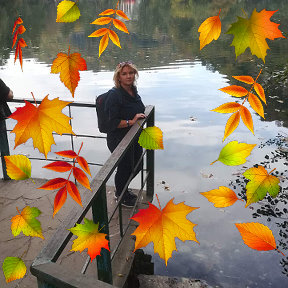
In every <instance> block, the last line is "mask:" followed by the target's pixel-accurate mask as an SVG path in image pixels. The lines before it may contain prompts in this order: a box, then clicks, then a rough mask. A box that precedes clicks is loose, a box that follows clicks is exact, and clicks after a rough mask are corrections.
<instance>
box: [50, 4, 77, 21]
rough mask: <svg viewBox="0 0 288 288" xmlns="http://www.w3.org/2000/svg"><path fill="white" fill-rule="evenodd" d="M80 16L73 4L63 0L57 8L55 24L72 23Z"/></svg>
mask: <svg viewBox="0 0 288 288" xmlns="http://www.w3.org/2000/svg"><path fill="white" fill-rule="evenodd" d="M80 16H81V14H80V10H79V8H78V6H77V5H76V3H75V2H73V1H68V0H63V1H61V2H60V3H59V4H58V6H57V19H56V22H74V21H76V20H77V19H79V17H80Z"/></svg>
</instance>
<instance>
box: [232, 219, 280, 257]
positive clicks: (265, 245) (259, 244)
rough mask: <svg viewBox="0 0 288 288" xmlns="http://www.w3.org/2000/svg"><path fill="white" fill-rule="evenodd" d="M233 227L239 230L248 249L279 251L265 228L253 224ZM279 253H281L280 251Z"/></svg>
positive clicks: (271, 235)
mask: <svg viewBox="0 0 288 288" xmlns="http://www.w3.org/2000/svg"><path fill="white" fill-rule="evenodd" d="M235 225H236V227H237V229H238V230H239V232H240V234H241V236H242V239H243V241H244V243H245V244H246V245H247V246H248V247H250V248H252V249H255V250H259V251H268V250H277V251H279V250H278V249H277V248H276V242H275V239H274V236H273V233H272V231H271V230H270V229H269V228H268V227H267V226H265V225H263V224H260V223H254V222H251V223H238V224H235ZM279 252H280V253H282V252H281V251H279ZM282 254H283V253H282ZM283 255H284V254H283ZM284 256H285V255H284Z"/></svg>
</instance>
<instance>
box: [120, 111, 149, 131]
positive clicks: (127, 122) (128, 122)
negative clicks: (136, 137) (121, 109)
mask: <svg viewBox="0 0 288 288" xmlns="http://www.w3.org/2000/svg"><path fill="white" fill-rule="evenodd" d="M145 117H146V116H145V114H143V113H138V114H136V115H135V116H134V118H133V119H132V120H129V119H127V120H121V121H120V123H119V125H118V126H117V128H126V127H130V126H132V125H134V124H135V123H136V121H137V120H138V119H143V118H145Z"/></svg>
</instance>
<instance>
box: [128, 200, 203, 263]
mask: <svg viewBox="0 0 288 288" xmlns="http://www.w3.org/2000/svg"><path fill="white" fill-rule="evenodd" d="M173 199H174V198H173ZM173 199H171V200H170V201H169V202H168V203H167V205H166V206H165V207H164V208H163V210H160V209H158V208H157V207H156V206H154V205H153V204H151V203H149V208H147V209H139V212H138V213H137V214H135V215H134V216H133V217H132V218H131V219H133V220H135V221H137V222H139V223H140V224H139V226H138V227H137V228H136V230H135V231H134V233H132V234H131V235H135V236H136V242H135V250H136V249H139V248H141V247H145V246H146V245H148V243H150V242H153V243H154V253H158V254H159V256H160V258H162V259H164V260H165V264H166V266H167V261H168V259H169V258H170V257H171V256H172V252H173V250H177V249H176V245H175V239H174V238H175V237H177V238H179V239H180V240H181V241H185V240H192V241H195V242H197V243H199V242H198V240H197V239H196V234H195V232H194V231H193V228H194V227H195V226H196V225H197V224H193V223H192V222H190V221H189V220H187V219H186V216H187V214H188V213H190V212H192V211H193V210H195V209H198V207H190V206H187V205H185V204H184V203H179V204H174V203H173ZM135 250H134V251H135Z"/></svg>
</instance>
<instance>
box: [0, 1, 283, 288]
mask: <svg viewBox="0 0 288 288" xmlns="http://www.w3.org/2000/svg"><path fill="white" fill-rule="evenodd" d="M58 2H59V1H48V0H47V1H44V0H42V1H32V0H31V1H7V2H6V1H5V2H4V1H0V7H1V11H4V13H1V14H2V16H1V19H0V29H1V34H0V40H1V46H0V51H1V54H0V55H1V56H0V65H1V66H0V77H1V79H3V80H4V81H5V82H6V84H7V85H8V86H9V87H10V88H11V89H12V90H13V92H14V95H15V98H19V99H31V98H32V96H31V91H32V92H33V93H34V95H35V97H36V98H37V99H43V98H44V96H45V95H47V94H49V99H52V98H56V97H59V98H60V99H61V100H68V101H75V102H77V101H78V102H88V103H94V100H95V96H96V95H99V94H101V93H103V92H105V91H107V89H109V88H111V87H112V86H113V81H112V77H113V71H114V68H115V66H116V65H117V64H118V63H119V62H122V61H125V60H132V61H133V62H134V63H135V64H136V65H137V67H138V68H139V75H140V77H139V79H138V82H137V83H138V84H137V86H138V90H139V94H140V95H141V97H142V99H143V102H144V103H145V104H151V105H155V108H156V126H158V127H159V128H161V130H162V131H163V135H164V150H163V151H156V164H155V165H156V171H155V173H156V174H155V177H156V187H155V191H156V193H157V195H158V196H159V199H160V202H161V206H162V207H164V205H165V204H166V203H167V202H168V201H169V200H170V199H171V198H174V202H175V203H179V202H183V201H185V204H187V205H189V206H192V207H200V208H199V209H197V210H196V211H194V212H192V213H191V214H189V215H188V217H187V218H188V219H189V220H191V221H192V222H193V223H196V224H197V226H196V227H195V228H194V230H195V232H196V236H197V239H198V241H199V242H200V245H199V244H197V243H196V242H191V241H186V242H184V243H183V242H181V241H180V240H178V239H176V245H177V250H178V251H177V252H176V251H174V252H173V257H172V258H171V259H169V261H168V265H167V267H166V266H165V262H164V261H163V260H162V259H160V258H159V256H158V254H157V255H155V254H153V244H149V245H148V246H147V247H146V248H144V251H145V253H147V254H151V255H153V256H152V262H153V263H154V272H155V274H161V275H170V276H180V277H191V278H201V279H205V280H206V281H207V282H208V283H209V284H210V285H214V286H215V287H216V286H217V287H225V288H226V287H239V288H240V287H241V288H242V287H247V288H248V287H273V288H278V287H279V288H282V287H283V288H284V287H288V277H287V269H288V258H287V257H284V256H282V255H281V254H280V253H277V252H276V251H256V250H252V249H250V248H248V247H247V246H246V245H245V244H244V243H243V241H242V238H241V236H240V234H239V232H238V230H237V229H236V227H235V225H234V223H243V222H259V223H262V224H265V225H267V226H268V227H269V228H270V229H271V230H272V231H273V234H274V236H275V239H276V244H277V247H278V248H279V249H280V250H281V251H282V252H283V253H284V254H286V255H287V254H288V247H287V235H288V230H287V227H288V222H287V219H288V218H287V217H288V214H287V202H285V201H286V199H287V189H288V188H287V186H288V185H287V182H288V181H287V180H288V179H287V166H285V163H287V162H288V161H287V153H286V154H285V153H284V154H283V153H282V154H281V155H282V156H281V157H280V159H279V160H278V158H279V157H278V158H277V157H276V156H277V155H276V154H274V156H275V155H276V156H275V157H276V158H277V159H276V160H278V161H277V162H276V161H274V162H273V157H274V156H273V154H272V153H277V152H275V151H279V145H282V146H281V147H280V148H281V149H282V150H281V151H285V149H286V147H287V137H288V129H287V127H288V100H287V71H288V57H287V49H288V44H287V39H279V40H275V41H269V40H268V41H267V42H268V45H269V47H270V50H268V51H267V56H266V62H265V64H264V63H263V61H262V60H261V59H258V58H256V57H255V56H252V55H251V54H250V51H249V52H248V51H246V52H245V53H244V54H243V55H241V56H239V57H238V59H237V60H235V54H234V47H232V46H230V44H231V42H232V39H233V37H232V36H231V35H227V34H224V32H226V31H227V30H228V28H229V26H230V24H231V23H233V22H235V21H237V16H241V17H244V12H243V10H245V12H246V13H247V15H251V13H252V11H253V10H254V8H256V9H257V11H258V12H259V11H260V10H262V9H264V8H265V9H266V10H272V11H274V10H277V9H279V11H278V12H276V13H275V14H274V15H273V16H272V21H274V22H276V23H281V25H280V26H279V27H280V30H281V31H282V32H283V35H284V36H286V37H287V24H288V17H287V15H288V5H287V1H284V0H283V1H268V0H267V1H257V3H256V1H236V0H225V1H192V0H187V1H176V0H175V1H172V0H165V1H159V0H158V1H156V0H154V1H153V0H150V1H144V0H142V1H141V0H136V1H120V6H119V7H120V9H122V10H123V11H124V12H125V13H126V14H127V15H128V17H129V18H131V21H126V22H125V23H126V24H127V28H128V30H129V32H130V34H129V35H127V34H125V33H122V32H119V33H118V34H119V37H120V41H121V46H122V49H119V48H118V47H116V46H115V45H113V44H112V43H111V41H110V43H109V45H108V48H107V49H106V51H105V52H104V53H103V54H102V55H101V57H100V58H98V45H99V39H96V38H88V37H87V36H88V35H90V34H91V33H92V32H93V31H95V30H96V29H98V28H99V27H97V26H95V25H91V24H90V23H91V22H92V21H94V20H95V19H96V18H97V15H98V14H99V13H100V12H102V11H103V10H105V9H108V8H113V7H114V6H115V4H116V1H106V0H105V1H104V0H103V1H88V0H86V1H79V3H78V6H79V8H80V11H81V17H80V18H79V20H77V21H76V22H74V23H56V22H55V19H56V7H57V4H58ZM220 8H222V10H221V14H220V17H221V21H222V34H221V36H220V38H219V40H218V41H216V42H215V41H213V42H212V43H211V44H210V45H209V46H207V47H205V48H203V49H202V50H201V51H200V50H199V40H198V38H199V33H198V32H197V30H198V27H199V25H200V24H201V23H202V22H203V21H204V20H205V19H206V18H208V17H210V16H214V15H217V14H218V11H219V9H220ZM2 9H3V10H2ZM242 9H243V10H242ZM19 13H20V15H21V17H22V19H23V21H24V25H25V27H26V29H27V31H26V32H25V33H24V34H23V35H22V37H23V38H24V40H25V41H26V43H27V45H28V47H25V48H23V58H24V60H23V62H24V63H23V72H22V71H21V69H20V65H19V62H18V60H17V62H16V64H14V52H15V51H14V49H13V50H12V49H11V46H12V45H11V43H12V37H11V32H12V27H13V22H14V20H15V19H16V16H17V15H18V14H19ZM14 15H15V17H14ZM12 16H13V17H12ZM69 45H70V47H71V53H74V52H79V53H81V54H82V57H83V58H84V59H85V60H86V62H87V68H88V70H87V71H83V72H80V76H81V80H80V82H79V85H78V87H77V88H76V93H75V99H73V98H72V97H71V94H70V92H69V91H68V89H67V88H66V87H65V86H64V85H63V84H62V83H61V82H60V80H59V75H58V74H51V73H50V70H51V64H52V61H53V60H54V59H55V58H56V56H57V53H59V52H65V53H67V51H68V47H69ZM261 68H262V69H263V72H262V74H261V76H260V77H259V80H258V82H259V83H260V84H262V85H263V86H264V87H265V92H266V99H267V107H265V120H263V119H260V117H259V116H258V115H256V114H255V113H252V114H253V116H252V117H253V122H254V133H255V135H253V134H252V133H251V132H250V131H249V130H248V129H247V128H246V127H245V126H244V124H243V123H242V122H241V123H240V124H239V126H238V128H237V129H236V130H235V132H233V133H232V134H231V135H230V136H229V137H228V138H227V139H226V140H225V142H224V143H223V142H222V138H223V135H224V128H225V125H226V122H227V119H228V117H229V115H227V114H220V113H215V112H211V111H210V110H212V109H214V108H216V107H218V106H219V105H221V104H223V103H225V102H232V101H235V100H236V99H234V98H233V97H230V96H229V95H228V94H225V93H223V92H221V91H219V90H218V89H220V88H223V87H225V86H228V85H233V84H235V85H237V84H238V85H239V83H240V82H238V83H237V81H236V80H234V79H233V78H232V75H251V76H252V77H254V78H255V77H256V76H257V75H258V73H259V71H260V69H261ZM285 73H286V74H285ZM18 106H21V105H18V104H13V103H11V105H10V107H11V110H13V111H14V110H15V107H18ZM66 112H67V111H66ZM72 116H73V121H72V126H73V131H74V132H75V133H81V134H90V135H100V133H99V132H98V129H97V123H96V114H95V111H94V109H88V108H87V109H80V108H77V109H76V108H73V109H72ZM15 123H16V122H14V121H13V120H7V126H8V128H9V129H11V128H13V127H14V125H15ZM277 135H282V138H281V139H282V142H281V143H280V142H279V140H277V139H279V138H277ZM233 140H237V141H239V142H242V143H243V142H244V143H249V144H257V146H256V147H255V149H254V150H253V152H252V154H251V156H250V157H248V161H247V162H246V163H245V164H244V166H245V167H246V168H245V167H243V165H242V166H236V167H229V166H225V165H224V164H222V163H220V162H216V163H215V164H214V165H213V166H210V163H211V162H212V161H214V160H216V159H217V158H218V155H219V153H220V151H221V149H222V148H223V147H224V146H225V145H226V144H227V143H228V142H230V141H233ZM268 140H271V141H270V142H268V143H266V142H267V141H268ZM13 141H14V134H10V135H9V142H10V150H11V151H10V153H11V154H26V155H29V156H30V157H41V156H42V155H40V154H39V152H38V150H34V149H33V148H32V141H31V140H29V141H28V142H27V143H26V144H25V145H21V146H18V147H17V148H16V149H15V150H13V147H14V143H13ZM82 141H84V147H83V149H82V151H83V152H82V153H83V156H84V157H86V159H88V160H89V161H90V162H98V163H104V162H105V160H106V159H107V158H108V157H109V155H110V153H109V151H108V149H107V147H106V145H105V140H104V139H102V140H101V139H98V140H94V139H88V140H86V139H85V140H83V138H80V137H78V138H77V139H76V140H75V143H76V144H75V145H76V150H77V149H78V148H77V147H79V145H80V143H81V142H82ZM55 142H56V143H57V146H55V145H53V146H52V152H53V151H59V150H64V149H70V138H69V137H64V136H63V137H60V136H55ZM261 143H266V144H265V145H264V146H259V145H260V144H261ZM279 143H280V144H279ZM277 149H278V150H277ZM52 152H51V153H49V154H48V157H53V153H52ZM283 155H284V156H283ZM285 155H286V158H283V157H285ZM265 157H266V158H265ZM267 157H268V159H267ZM274 160H275V159H274ZM264 161H266V162H267V163H265V164H266V166H267V170H268V171H271V170H272V169H274V168H276V169H277V172H278V174H279V175H280V179H281V180H282V182H281V186H282V190H281V192H280V196H281V197H280V196H279V202H278V203H274V205H270V204H269V202H267V201H265V200H264V201H262V202H261V203H260V204H252V205H251V208H245V204H244V203H243V202H241V201H238V202H236V203H235V204H234V205H233V206H231V207H228V208H224V209H219V208H218V209H217V208H215V207H214V206H213V204H212V203H210V202H208V201H207V199H206V198H204V197H203V196H202V195H201V194H199V192H206V191H209V190H211V189H217V188H218V187H219V186H227V187H228V186H229V184H230V183H231V181H232V182H233V183H232V186H229V187H230V188H231V189H233V186H235V188H234V190H235V192H236V193H240V194H241V193H242V192H243V187H241V184H242V185H243V178H241V173H243V172H244V171H245V169H247V168H250V167H252V166H253V165H255V164H260V163H261V162H264ZM270 162H271V163H270ZM45 164H47V163H46V162H44V161H33V162H32V177H33V178H38V177H39V178H44V177H45V178H54V177H55V175H54V173H52V172H49V171H48V170H46V169H42V168H41V167H42V166H44V165H45ZM98 169H99V168H97V167H92V173H93V174H94V175H95V173H96V172H97V171H98ZM281 173H282V175H281ZM274 175H276V174H274ZM244 187H245V185H244ZM153 203H154V204H155V205H157V206H158V204H157V200H156V199H154V201H153ZM272 204H273V203H272ZM265 205H268V207H266V208H265ZM269 205H270V206H269ZM265 209H266V210H265ZM269 209H270V210H271V209H272V210H273V211H274V212H277V211H280V212H282V214H278V215H276V214H275V213H274V214H273V213H271V211H270V210H269ZM277 209H279V210H277ZM268 210H269V211H270V212H269V211H268ZM267 211H268V212H267ZM273 211H272V212H273ZM266 212H267V213H266ZM255 213H258V216H259V217H256V216H257V215H256V214H255ZM265 213H266V215H265ZM253 214H254V215H253ZM271 215H272V216H271ZM273 215H274V216H273ZM253 216H254V217H253ZM255 217H256V218H255Z"/></svg>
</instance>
